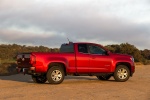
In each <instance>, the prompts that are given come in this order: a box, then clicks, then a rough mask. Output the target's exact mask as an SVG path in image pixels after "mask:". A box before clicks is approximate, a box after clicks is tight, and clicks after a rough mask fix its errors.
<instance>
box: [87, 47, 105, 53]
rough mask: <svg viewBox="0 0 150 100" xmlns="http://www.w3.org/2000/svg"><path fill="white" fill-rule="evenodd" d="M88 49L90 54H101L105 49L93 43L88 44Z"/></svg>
mask: <svg viewBox="0 0 150 100" xmlns="http://www.w3.org/2000/svg"><path fill="white" fill-rule="evenodd" d="M89 51H90V53H91V54H101V55H105V54H106V51H105V50H104V49H103V48H101V47H99V46H95V45H89Z"/></svg>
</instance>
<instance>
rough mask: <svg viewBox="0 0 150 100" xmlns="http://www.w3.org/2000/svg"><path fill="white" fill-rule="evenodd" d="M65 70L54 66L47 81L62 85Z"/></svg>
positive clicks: (48, 74)
mask: <svg viewBox="0 0 150 100" xmlns="http://www.w3.org/2000/svg"><path fill="white" fill-rule="evenodd" d="M64 76H65V74H64V70H63V68H62V67H60V66H58V65H56V66H52V67H51V68H50V69H49V70H48V72H47V80H48V82H49V83H50V84H60V83H62V82H63V80H64Z"/></svg>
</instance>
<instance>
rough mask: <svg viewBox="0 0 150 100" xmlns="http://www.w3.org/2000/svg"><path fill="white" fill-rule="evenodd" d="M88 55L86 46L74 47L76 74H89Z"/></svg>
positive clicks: (78, 45)
mask: <svg viewBox="0 0 150 100" xmlns="http://www.w3.org/2000/svg"><path fill="white" fill-rule="evenodd" d="M89 65H90V55H89V53H88V47H87V44H77V45H76V69H77V72H78V73H87V72H89Z"/></svg>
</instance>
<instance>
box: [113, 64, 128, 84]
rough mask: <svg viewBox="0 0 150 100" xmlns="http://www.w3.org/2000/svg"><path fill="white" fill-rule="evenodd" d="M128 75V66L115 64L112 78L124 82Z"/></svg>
mask: <svg viewBox="0 0 150 100" xmlns="http://www.w3.org/2000/svg"><path fill="white" fill-rule="evenodd" d="M129 77H130V71H129V68H128V67H127V66H125V65H119V66H117V68H116V70H115V72H114V79H115V80H116V81H118V82H125V81H127V80H128V79H129Z"/></svg>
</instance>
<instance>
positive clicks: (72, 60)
mask: <svg viewBox="0 0 150 100" xmlns="http://www.w3.org/2000/svg"><path fill="white" fill-rule="evenodd" d="M17 64H18V66H17V70H18V72H23V73H25V74H29V75H31V76H32V79H33V81H34V82H36V83H45V82H46V81H48V82H49V83H51V84H59V83H61V82H63V80H64V77H65V76H67V75H75V76H79V75H89V76H96V77H97V78H98V79H99V80H108V79H110V77H111V76H113V77H114V79H115V80H116V81H118V82H124V81H127V80H128V79H129V77H130V76H132V75H133V73H134V71H135V66H134V58H133V57H132V56H130V55H123V54H114V53H111V52H110V51H108V50H107V49H106V48H104V47H103V46H101V45H99V44H95V43H86V42H82V43H66V44H62V45H61V47H60V52H59V53H46V52H45V53H44V52H31V53H21V54H18V55H17Z"/></svg>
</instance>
